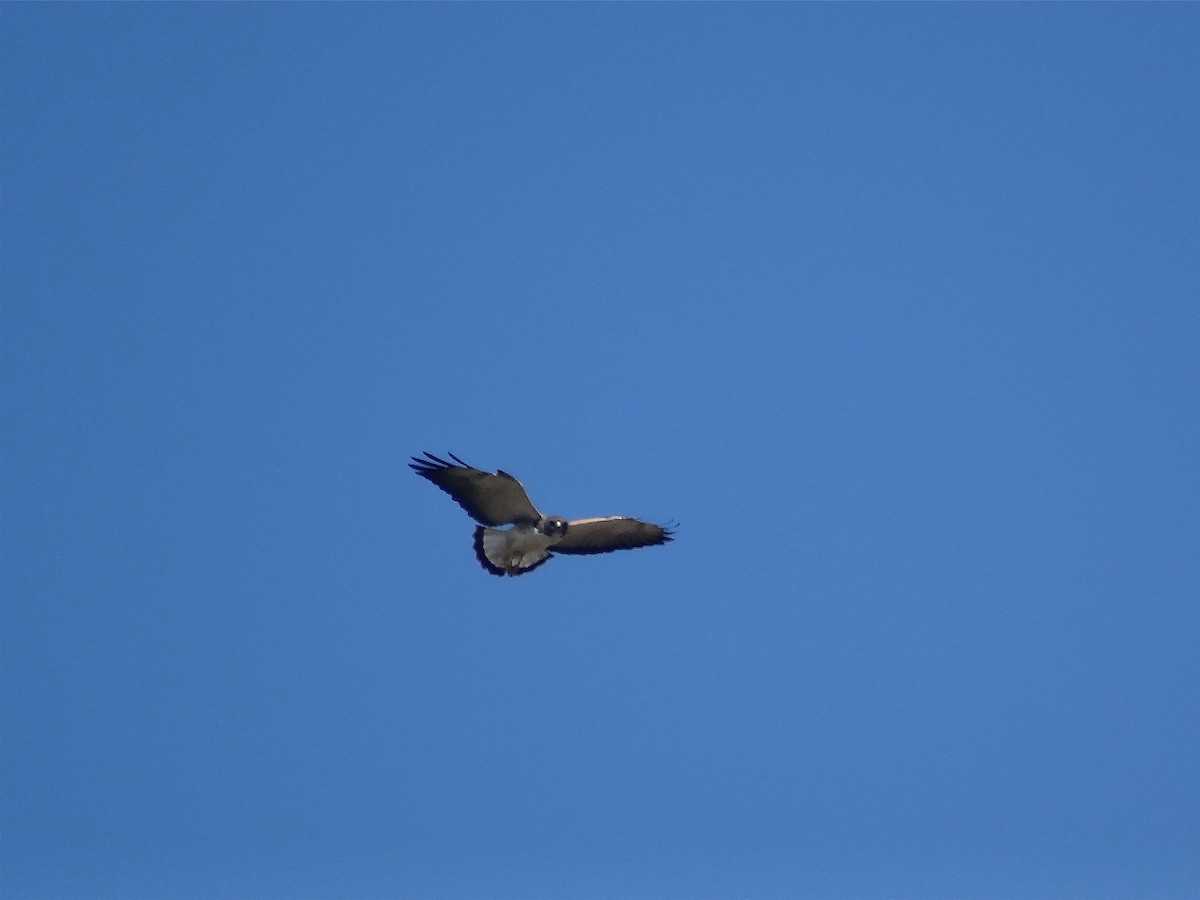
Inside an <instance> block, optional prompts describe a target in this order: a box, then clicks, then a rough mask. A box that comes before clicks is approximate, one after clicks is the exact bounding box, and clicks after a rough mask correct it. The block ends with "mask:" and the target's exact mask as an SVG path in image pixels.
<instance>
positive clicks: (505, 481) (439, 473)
mask: <svg viewBox="0 0 1200 900" xmlns="http://www.w3.org/2000/svg"><path fill="white" fill-rule="evenodd" d="M447 455H448V456H449V457H450V458H451V459H452V460H454V462H446V460H444V459H439V458H438V457H436V456H434V455H433V454H432V453H426V454H425V456H426V457H428V458H427V459H421V458H420V457H419V456H414V457H412V462H411V463H409V467H410V468H411V469H412V470H413V471H414V472H416V473H417V474H418V475H420V476H421V477H422V478H425V479H428V480H429V481H432V482H433V483H434V484H436V485H437V486H438V487H439V488H441V489H442V490H443V491H445V492H446V493H447V494H449V495H450V496H451V498H453V500H454V502H455V503H457V504H458V505H459V506H461V507H462V508H463V509H465V510H466V511H467V515H469V516H470V517H471V518H472V519H474V520H475V521H476V522H479V523H481V524H483V525H511V524H515V523H526V522H527V523H530V524H533V523H535V522H537V520H538V519H540V518H541V514H540V513H538V511H537V510H536V509H535V508H534V506H533V504H532V503H531V502H530V501H529V495H528V494H526V493H525V488H523V487H522V486H521V482H519V481H517V479H515V478H513V477H512V476H511V475H509V474H508V473H507V472H502V471H499V470H497V471H495V472H484V471H482V470H481V469H476V468H474V467H473V466H469V465H467V464H466V463H465V462H463V461H462V460H461V459H459V458H458V457H457V456H455V455H454V454H453V453H449V454H447Z"/></svg>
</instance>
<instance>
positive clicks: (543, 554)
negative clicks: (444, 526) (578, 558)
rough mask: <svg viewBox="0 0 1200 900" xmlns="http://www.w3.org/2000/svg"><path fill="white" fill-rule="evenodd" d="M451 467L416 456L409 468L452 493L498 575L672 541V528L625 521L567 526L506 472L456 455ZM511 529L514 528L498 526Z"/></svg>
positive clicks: (484, 562) (484, 560)
mask: <svg viewBox="0 0 1200 900" xmlns="http://www.w3.org/2000/svg"><path fill="white" fill-rule="evenodd" d="M447 455H448V456H449V457H450V459H452V460H453V462H447V461H446V460H444V459H440V458H438V457H436V456H434V455H433V454H432V453H426V454H425V457H426V458H425V459H422V458H421V457H419V456H413V457H411V459H412V462H411V463H409V467H410V468H412V470H413V471H414V472H416V473H417V474H418V475H420V476H421V477H422V478H425V479H427V480H429V481H431V482H433V483H434V484H435V485H437V486H438V487H439V488H441V489H442V490H443V491H445V492H446V493H447V494H449V495H450V497H451V498H452V499H453V500H454V502H455V503H457V504H458V505H459V506H461V507H462V508H463V509H465V510H466V511H467V515H469V516H470V517H471V518H472V519H474V520H475V521H476V522H478V523H479V525H477V526H476V527H475V556H476V558H477V559H478V560H479V564H480V565H481V566H483V567H484V569H486V570H487V571H488V572H490V573H491V574H493V575H499V576H504V575H524V574H525V573H526V572H532V571H533V570H534V569H536V568H537V567H538V566H540V565H542V563H544V562H546V561H547V560H548V559H550V554H551V553H577V554H587V553H611V552H612V551H613V550H632V549H634V548H635V547H653V546H655V545H657V544H665V543H667V542H669V541H670V540H671V539H672V538H673V537H674V533H673V531H672V529H671V528H670V527H664V526H662V525H652V524H650V523H649V522H642V521H640V520H638V519H630V518H627V517H626V516H602V517H600V518H595V519H573V520H571V521H568V520H566V519H563V518H560V517H558V516H546V515H543V514H542V513H540V512H538V511H537V509H536V507H534V505H533V503H531V502H530V500H529V495H528V494H526V493H525V488H524V487H522V485H521V482H519V481H517V479H515V478H513V476H511V475H509V474H508V473H507V472H505V471H503V470H502V469H497V470H496V471H495V472H484V471H483V470H481V469H476V468H474V467H473V466H469V465H467V464H466V463H465V462H463V461H462V460H461V459H459V458H458V457H457V456H455V455H454V454H453V453H450V454H447ZM502 525H508V526H511V527H509V528H501V527H498V526H502Z"/></svg>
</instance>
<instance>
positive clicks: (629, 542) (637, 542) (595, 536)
mask: <svg viewBox="0 0 1200 900" xmlns="http://www.w3.org/2000/svg"><path fill="white" fill-rule="evenodd" d="M674 536H675V533H674V532H673V531H672V530H671V529H670V528H664V527H663V526H662V525H652V524H651V523H649V522H642V521H641V520H639V519H629V518H626V517H625V516H607V517H603V518H599V519H576V520H575V521H574V522H568V523H567V533H566V534H564V535H563V536H562V539H561V540H559V542H558V543H556V544H554V545H552V546H551V547H550V550H551V551H552V552H554V553H580V554H583V553H611V552H612V551H614V550H632V549H634V548H635V547H653V546H655V545H656V544H665V543H668V542H669V541H670V540H671V539H672V538H673V537H674Z"/></svg>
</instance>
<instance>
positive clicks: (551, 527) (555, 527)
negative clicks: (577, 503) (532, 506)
mask: <svg viewBox="0 0 1200 900" xmlns="http://www.w3.org/2000/svg"><path fill="white" fill-rule="evenodd" d="M538 531H540V532H541V533H542V534H544V535H546V537H562V536H563V535H564V534H566V533H567V520H566V519H559V518H557V517H555V516H547V517H546V518H544V519H542V521H541V523H540V524H539V525H538Z"/></svg>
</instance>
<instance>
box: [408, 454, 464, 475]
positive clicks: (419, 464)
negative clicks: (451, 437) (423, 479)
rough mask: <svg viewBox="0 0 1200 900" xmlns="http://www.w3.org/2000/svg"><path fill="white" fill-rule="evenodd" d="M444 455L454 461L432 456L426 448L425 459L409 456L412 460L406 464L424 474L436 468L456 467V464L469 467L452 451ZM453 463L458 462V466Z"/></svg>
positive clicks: (419, 473)
mask: <svg viewBox="0 0 1200 900" xmlns="http://www.w3.org/2000/svg"><path fill="white" fill-rule="evenodd" d="M446 455H447V456H449V457H450V458H451V459H452V460H454V462H446V460H444V459H442V458H441V457H440V456H434V455H433V454H432V453H430V452H429V451H428V450H425V451H424V456H425V459H422V458H421V457H420V456H410V457H409V459H411V460H412V462H410V463H409V464H408V467H409V468H410V469H412V470H413V471H414V472H416V473H417V474H418V475H424V474H425V473H426V472H435V471H437V470H438V469H456V468H458V466H462V467H463V468H467V469H469V468H471V467H470V466H468V465H467V464H466V463H465V462H463V461H462V460H461V459H459V458H458V457H457V456H455V455H454V454H453V453H448V454H446ZM455 463H458V466H456V465H455Z"/></svg>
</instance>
